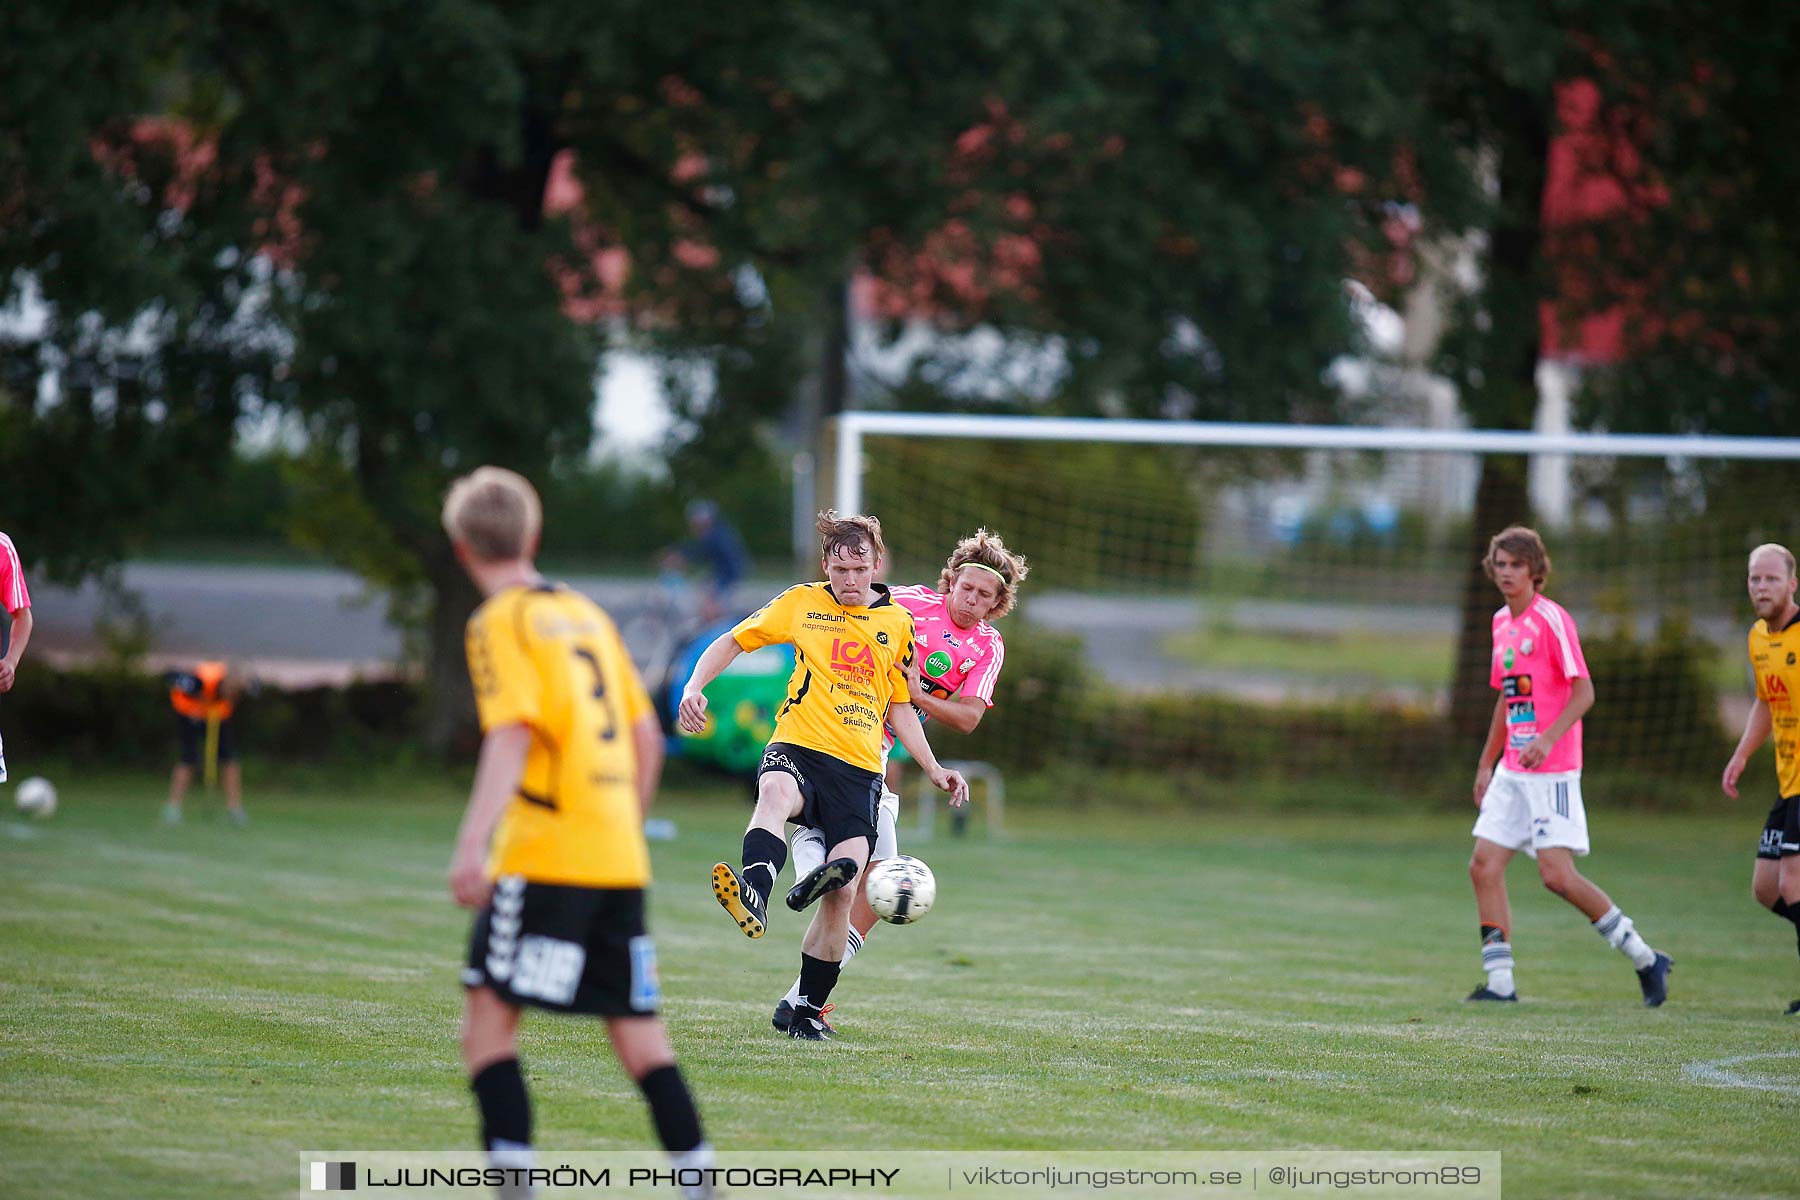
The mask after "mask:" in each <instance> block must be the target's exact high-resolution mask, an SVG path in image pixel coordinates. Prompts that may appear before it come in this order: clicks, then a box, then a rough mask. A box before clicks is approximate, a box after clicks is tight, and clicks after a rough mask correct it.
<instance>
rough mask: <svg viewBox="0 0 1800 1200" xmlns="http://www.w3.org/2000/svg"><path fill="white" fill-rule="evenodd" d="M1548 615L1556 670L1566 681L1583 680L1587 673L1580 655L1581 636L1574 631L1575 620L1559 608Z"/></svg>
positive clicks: (1585, 663)
mask: <svg viewBox="0 0 1800 1200" xmlns="http://www.w3.org/2000/svg"><path fill="white" fill-rule="evenodd" d="M1549 615H1550V636H1551V639H1552V641H1553V642H1554V643H1555V646H1556V653H1555V655H1554V657H1555V659H1556V666H1557V669H1558V670H1560V671H1561V672H1562V673H1563V676H1564V677H1565V678H1567V679H1581V678H1584V677H1585V676H1586V675H1587V673H1588V669H1587V659H1586V658H1584V657H1582V654H1581V635H1580V634H1579V633H1577V632H1576V630H1575V618H1574V617H1571V616H1570V615H1569V614H1568V610H1566V609H1563V608H1560V607H1558V608H1556V609H1552V610H1551V611H1550V614H1549Z"/></svg>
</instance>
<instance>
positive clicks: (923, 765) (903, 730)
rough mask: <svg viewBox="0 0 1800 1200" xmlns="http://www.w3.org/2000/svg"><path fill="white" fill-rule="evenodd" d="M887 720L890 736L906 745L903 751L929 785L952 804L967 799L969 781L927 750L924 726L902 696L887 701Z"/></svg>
mask: <svg viewBox="0 0 1800 1200" xmlns="http://www.w3.org/2000/svg"><path fill="white" fill-rule="evenodd" d="M887 715H888V724H890V725H892V726H893V727H894V736H895V737H897V738H899V739H900V744H901V745H902V746H905V747H906V752H907V753H908V754H910V755H912V756H913V761H914V762H916V763H918V764H919V769H920V770H922V771H924V772H925V774H926V775H927V776H928V777H929V778H930V779H931V786H932V787H935V788H936V789H937V790H938V791H940V792H948V793H950V803H951V805H952V806H958V805H963V804H967V803H968V802H969V783H968V780H966V779H964V778H963V777H962V774H961V773H960V772H958V771H952V770H950V769H948V768H946V767H945V766H943V765H942V764H941V763H939V762H938V760H937V756H936V755H935V754H933V753H932V752H931V743H930V742H928V741H926V740H925V729H924V727H923V726H921V725H920V724H919V714H918V713H916V712H914V711H913V708H912V705H911V704H910V703H909V702H907V701H905V700H896V701H895V702H894V703H892V704H890V705H888V714H887Z"/></svg>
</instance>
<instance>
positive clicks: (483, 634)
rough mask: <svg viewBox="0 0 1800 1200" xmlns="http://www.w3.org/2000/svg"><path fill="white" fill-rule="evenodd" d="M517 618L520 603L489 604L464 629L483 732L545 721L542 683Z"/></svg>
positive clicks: (521, 625) (470, 672)
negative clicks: (500, 605) (543, 716)
mask: <svg viewBox="0 0 1800 1200" xmlns="http://www.w3.org/2000/svg"><path fill="white" fill-rule="evenodd" d="M518 616H519V607H518V605H517V604H508V605H505V606H504V607H496V606H484V607H483V608H482V609H481V610H480V611H479V612H477V613H476V614H475V616H474V617H473V618H471V619H470V621H469V624H468V627H467V629H466V630H465V632H464V643H465V647H466V649H467V651H468V655H469V682H470V683H472V684H473V685H474V687H475V709H476V712H477V713H478V714H479V716H480V718H481V729H482V732H484V733H486V732H488V731H489V730H493V729H498V728H500V727H501V726H503V725H532V726H535V725H538V724H540V718H541V716H542V712H543V698H542V683H541V682H540V680H539V679H538V675H537V670H536V668H535V667H533V665H532V662H531V656H530V654H529V653H528V652H527V651H526V647H525V640H524V639H525V631H524V626H523V624H522V623H521V622H519V621H517V617H518Z"/></svg>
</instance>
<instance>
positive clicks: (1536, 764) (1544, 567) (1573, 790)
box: [1468, 525, 1672, 1008]
mask: <svg viewBox="0 0 1800 1200" xmlns="http://www.w3.org/2000/svg"><path fill="white" fill-rule="evenodd" d="M1482 566H1483V568H1484V569H1485V570H1486V571H1487V574H1488V578H1489V579H1492V580H1493V581H1494V586H1495V587H1497V588H1499V590H1500V595H1501V597H1502V598H1503V599H1504V600H1505V601H1506V603H1505V604H1502V605H1501V606H1500V608H1499V609H1498V610H1497V611H1496V612H1495V613H1494V649H1493V659H1492V664H1491V667H1490V671H1489V681H1490V682H1491V683H1492V685H1493V687H1494V688H1495V689H1496V690H1497V691H1499V693H1500V695H1499V698H1498V699H1497V700H1496V701H1495V703H1494V719H1493V722H1492V724H1491V725H1490V726H1489V727H1488V736H1487V742H1486V744H1484V745H1483V746H1482V748H1481V757H1480V760H1479V761H1478V762H1477V764H1476V770H1475V806H1476V807H1477V808H1479V809H1480V810H1481V816H1480V817H1479V818H1478V819H1477V820H1476V822H1475V828H1474V830H1473V832H1474V835H1475V853H1474V854H1473V855H1472V856H1471V857H1470V859H1469V880H1470V882H1471V883H1473V884H1474V886H1475V907H1476V910H1477V912H1478V913H1479V914H1480V920H1481V965H1482V967H1483V969H1484V970H1485V971H1486V972H1487V982H1486V983H1485V984H1483V985H1482V986H1480V987H1478V988H1476V989H1475V990H1474V991H1473V992H1471V993H1470V994H1469V996H1468V999H1470V1000H1501V1001H1510V1000H1517V999H1518V998H1519V994H1518V991H1517V990H1516V988H1515V987H1514V984H1513V953H1512V941H1511V935H1510V930H1511V929H1512V905H1511V903H1510V902H1509V901H1508V899H1507V895H1506V864H1507V863H1508V862H1510V861H1511V860H1512V856H1513V855H1514V854H1515V853H1516V852H1518V851H1520V850H1523V851H1525V853H1527V854H1529V855H1531V857H1532V858H1534V859H1536V860H1537V868H1538V876H1539V877H1540V878H1541V879H1542V880H1543V881H1544V886H1545V887H1547V888H1549V889H1550V890H1551V891H1552V892H1554V893H1556V894H1557V895H1558V896H1561V897H1562V898H1563V899H1564V900H1567V901H1568V902H1569V903H1570V904H1572V905H1574V906H1575V907H1576V908H1578V909H1580V910H1581V912H1582V915H1584V916H1585V917H1587V919H1588V920H1590V921H1592V922H1593V924H1594V932H1595V933H1598V934H1599V935H1600V936H1601V937H1602V938H1604V939H1606V944H1607V945H1609V946H1611V947H1612V948H1613V949H1615V950H1617V951H1619V953H1621V954H1623V955H1624V956H1625V957H1626V958H1627V959H1629V960H1630V961H1631V965H1632V967H1633V968H1635V969H1636V971H1637V977H1638V986H1639V988H1640V989H1641V990H1642V992H1643V995H1644V1003H1645V1004H1646V1005H1648V1006H1649V1007H1651V1008H1655V1007H1656V1006H1658V1005H1660V1004H1661V1003H1662V1002H1663V1001H1664V1000H1665V999H1666V998H1667V997H1668V994H1669V991H1668V977H1669V967H1670V966H1671V965H1672V962H1671V960H1670V958H1669V956H1668V955H1666V954H1661V953H1658V952H1657V951H1656V950H1654V949H1652V948H1651V947H1650V945H1649V944H1648V943H1647V942H1645V941H1644V939H1643V938H1642V937H1640V936H1639V935H1638V932H1637V929H1636V927H1635V926H1634V925H1633V924H1632V920H1631V918H1630V917H1628V916H1626V915H1625V914H1624V913H1622V912H1620V911H1619V909H1618V906H1617V905H1615V904H1614V903H1613V902H1612V900H1611V899H1609V898H1608V897H1607V894H1606V893H1605V892H1603V891H1601V890H1600V889H1599V888H1598V887H1596V886H1595V885H1594V884H1593V883H1592V882H1590V881H1589V880H1588V879H1587V878H1586V877H1585V876H1583V875H1582V874H1581V872H1580V871H1577V870H1576V869H1575V856H1576V855H1578V854H1586V853H1587V852H1588V830H1587V812H1586V810H1585V809H1584V808H1583V807H1582V803H1581V718H1582V716H1583V714H1585V713H1586V712H1587V710H1588V709H1589V708H1591V707H1593V704H1594V682H1593V680H1591V679H1589V678H1588V670H1587V661H1586V660H1585V659H1584V658H1582V656H1581V639H1580V637H1579V636H1578V635H1577V634H1576V632H1575V618H1573V617H1571V616H1570V615H1569V613H1568V611H1567V610H1566V609H1564V608H1563V607H1562V605H1560V604H1558V603H1556V602H1555V601H1554V600H1551V599H1550V598H1549V597H1547V596H1545V595H1543V594H1542V590H1541V589H1542V588H1543V586H1544V580H1545V579H1547V578H1548V577H1549V575H1550V555H1549V553H1548V552H1547V551H1546V550H1545V549H1544V543H1543V540H1542V539H1541V538H1539V537H1538V535H1537V532H1536V531H1535V530H1531V529H1527V528H1525V527H1524V526H1522V525H1512V526H1509V527H1508V528H1506V529H1503V530H1501V531H1500V532H1499V533H1497V534H1495V535H1494V536H1493V538H1491V539H1490V540H1489V542H1488V551H1487V555H1486V557H1485V558H1483V559H1482Z"/></svg>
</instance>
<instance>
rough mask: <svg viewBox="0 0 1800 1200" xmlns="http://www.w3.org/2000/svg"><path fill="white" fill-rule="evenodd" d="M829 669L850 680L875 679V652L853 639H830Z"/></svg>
mask: <svg viewBox="0 0 1800 1200" xmlns="http://www.w3.org/2000/svg"><path fill="white" fill-rule="evenodd" d="M831 669H832V670H834V671H837V672H839V673H840V674H843V675H848V676H850V677H851V678H852V679H863V680H868V679H873V678H874V677H875V651H874V650H873V649H872V648H871V647H870V646H869V644H868V643H867V642H859V641H856V640H855V639H853V638H832V639H831Z"/></svg>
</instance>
